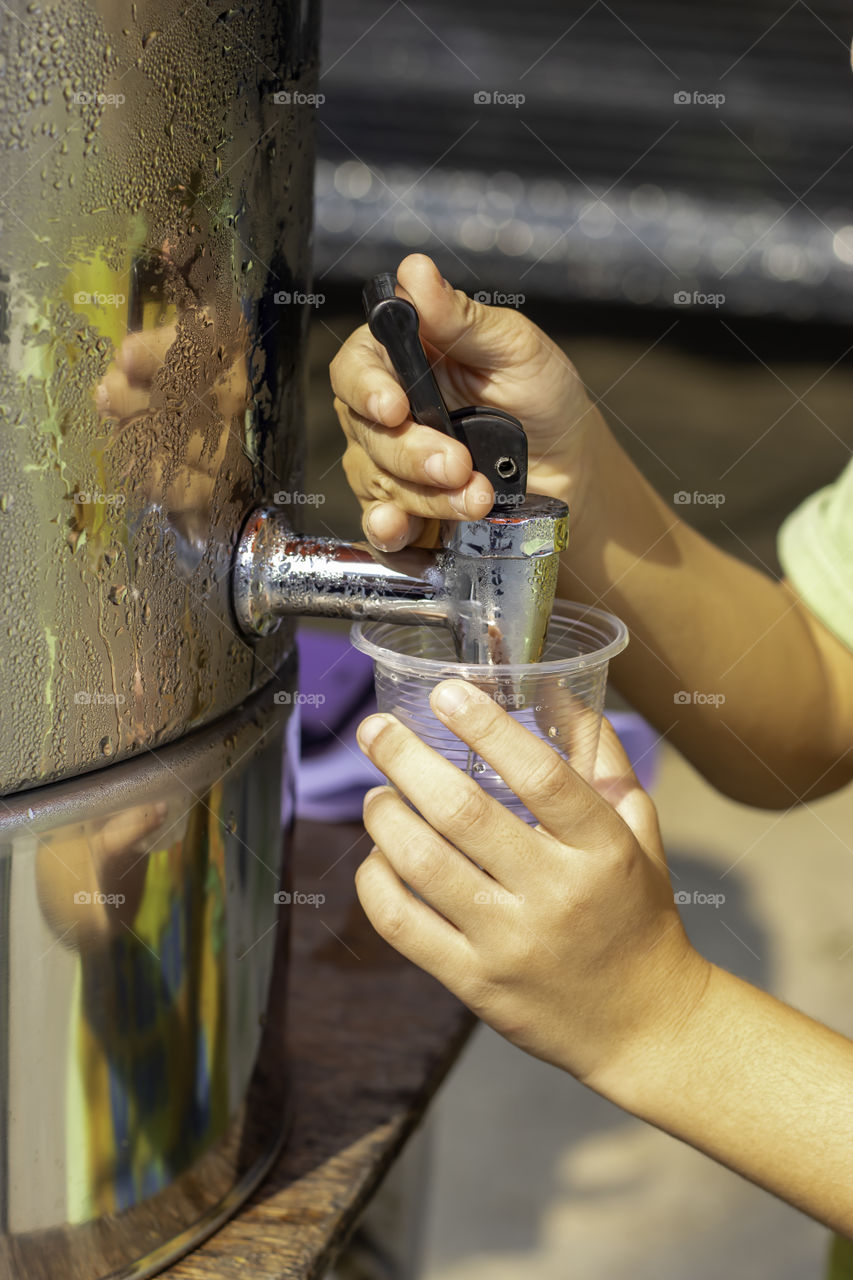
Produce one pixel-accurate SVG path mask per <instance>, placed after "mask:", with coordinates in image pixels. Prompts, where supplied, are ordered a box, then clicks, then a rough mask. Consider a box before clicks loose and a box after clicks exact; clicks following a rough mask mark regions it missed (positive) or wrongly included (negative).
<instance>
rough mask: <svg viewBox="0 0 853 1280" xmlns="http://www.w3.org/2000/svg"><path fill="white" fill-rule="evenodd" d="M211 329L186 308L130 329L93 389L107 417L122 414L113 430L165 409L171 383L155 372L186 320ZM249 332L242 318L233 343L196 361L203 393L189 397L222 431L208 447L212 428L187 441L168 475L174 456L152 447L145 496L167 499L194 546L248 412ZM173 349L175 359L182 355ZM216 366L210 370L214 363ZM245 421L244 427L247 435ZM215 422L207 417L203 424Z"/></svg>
mask: <svg viewBox="0 0 853 1280" xmlns="http://www.w3.org/2000/svg"><path fill="white" fill-rule="evenodd" d="M190 324H196V325H199V324H200V325H202V326H204V327H205V328H210V326H211V325H212V324H213V321H212V319H211V318H210V315H209V314H208V312H207V311H205V310H204V309H201V310H197V311H193V312H187V313H186V314H185V315H184V317H183V318H182V319H181V320H180V321H176V322H171V323H168V324H162V325H159V326H157V327H155V328H152V329H145V330H143V331H141V332H137V333H129V334H128V335H127V337H126V338H125V339H124V341H123V342H122V344H121V347H120V348H119V350H118V352H117V354H116V359H115V361H114V363H113V364H112V365H110V368H109V369H108V370H107V373H106V374H105V376H104V378H103V379H102V381H101V382H100V383H99V384H98V385H97V387H96V388H95V391H94V398H95V403H96V404H97V407H98V413H99V415H100V416H101V418H102V419H117V424H116V427H115V429H114V430H115V432H116V435H119V434H121V432H123V431H124V430H127V429H129V428H130V427H131V424H132V423H133V421H134V419H137V418H142V417H143V416H144V415H146V414H149V413H154V412H156V411H157V410H158V409H160V408H161V407H164V406H165V405H166V403H167V399H168V387H166V386H163V387H162V388H158V375H159V374H160V371H161V370H162V369H163V368H164V366H166V365H167V364H168V361H169V357H170V352H171V351H172V348H173V347H174V346H175V344H176V343H177V342H178V341H179V340H180V338H181V336H182V335H181V332H180V328H181V326H182V325H190ZM248 346H249V335H248V330H247V327H246V325H245V322H242V321H241V323H240V324H239V326H238V329H237V332H236V334H235V335H234V337H233V339H232V340H231V342H229V343H228V344H227V346H226V345H224V344H220V345H219V346H218V347H217V348H215V350H214V352H212V353H211V354H210V355H208V356H207V357H206V358H204V359H202V360H200V361H199V364H198V369H197V372H196V380H197V384H198V392H197V393H194V392H193V390H192V388H188V395H189V397H190V402H189V407H192V401H193V399H194V400H195V402H196V404H198V405H203V406H204V407H205V408H206V409H207V410H208V413H209V414H210V416H211V417H218V418H219V419H221V421H222V424H223V425H222V429H221V431H220V433H219V438H218V440H217V441H216V443H215V446H214V447H213V448H211V444H210V439H209V431H208V430H199V431H197V432H196V433H195V435H194V437H193V438H192V439H191V440H190V441H189V443H188V447H187V450H186V454H185V462H184V466H183V467H181V469H180V470H179V471H178V473H177V474H176V475H174V476H173V477H172V478H170V479H168V480H167V478H166V476H165V474H164V473H165V472H166V471H167V469H169V470H170V467H169V463H170V459H169V458H168V457H166V456H165V455H164V454H163V453H160V452H157V451H156V450H155V451H154V453H153V455H152V459H151V465H150V467H149V468H148V469H147V472H146V475H145V480H144V483H143V493H142V498H143V501H147V502H155V501H159V502H160V503H162V506H163V509H164V510H165V512H166V513H167V515H168V518H169V522H170V524H171V525H172V527H173V529H174V530H175V532H176V534H177V535H178V536H179V538H181V539H182V540H183V541H184V542H185V543H187V544H189V545H190V546H202V545H203V544H204V541H205V538H206V536H207V532H208V527H209V518H210V503H211V500H212V496H213V486H214V484H215V481H216V477H217V475H218V473H219V470H220V467H221V465H222V462H223V460H224V457H225V451H226V448H227V445H228V437H229V433H230V431H231V430H232V420H233V419H234V418H235V416H236V415H238V414H239V415H241V418H242V415H243V414H244V412H245V408H246V403H247V398H248V392H249V371H248V364H247V359H246V351H247V348H248ZM177 357H178V353H177V352H176V353H175V356H174V357H173V358H174V359H177ZM213 362H216V363H215V366H214V367H213V368H211V364H212V363H213ZM242 425H243V424H242V421H241V422H240V428H239V429H240V431H241V433H242ZM204 426H205V428H208V427H209V426H210V422H209V420H208V421H206V422H205V423H204Z"/></svg>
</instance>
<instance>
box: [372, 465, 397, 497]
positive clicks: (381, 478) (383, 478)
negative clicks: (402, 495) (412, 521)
mask: <svg viewBox="0 0 853 1280" xmlns="http://www.w3.org/2000/svg"><path fill="white" fill-rule="evenodd" d="M367 491H368V493H369V494H370V497H371V498H374V499H375V500H376V501H377V502H393V501H394V498H395V495H396V489H395V486H394V477H393V476H389V475H388V472H387V471H382V470H380V468H379V467H376V468H375V469H374V470H372V471H371V472H370V475H369V476H368V477H367Z"/></svg>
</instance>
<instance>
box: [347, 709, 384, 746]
mask: <svg viewBox="0 0 853 1280" xmlns="http://www.w3.org/2000/svg"><path fill="white" fill-rule="evenodd" d="M387 724H388V720H387V718H386V717H385V716H368V717H367V719H366V720H362V722H361V724H360V725H359V726H358V728H357V729H356V734H355V736H356V737H357V738H358V744H359V746H360V747H361V748H362V750H364V751H368V750H369V749H370V747H371V745H372V744H373V742H374V741H375V739H376V738H377V737H378V736H379V734H380V733H381V732H382V730H383V729H384V728H385V726H386V725H387Z"/></svg>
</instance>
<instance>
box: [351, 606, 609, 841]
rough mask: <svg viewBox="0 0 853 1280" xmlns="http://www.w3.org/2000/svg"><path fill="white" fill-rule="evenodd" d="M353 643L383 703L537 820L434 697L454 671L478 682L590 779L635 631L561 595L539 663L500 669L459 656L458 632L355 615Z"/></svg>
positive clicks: (487, 787) (524, 814) (444, 753)
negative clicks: (621, 659)
mask: <svg viewBox="0 0 853 1280" xmlns="http://www.w3.org/2000/svg"><path fill="white" fill-rule="evenodd" d="M351 640H352V643H353V644H354V645H355V647H356V649H360V650H361V652H362V653H367V654H369V655H370V657H371V658H372V659H373V672H374V678H375V683H376V700H377V703H378V707H379V710H380V711H390V712H393V714H394V715H395V716H397V718H398V719H399V720H401V721H402V723H403V724H405V725H407V726H408V727H409V728H410V729H412V730H413V731H414V732H415V733H416V734H417V735H418V737H419V738H421V739H422V740H423V741H424V742H425V743H426V744H427V745H428V746H430V747H434V748H435V750H436V751H438V752H439V753H440V754H441V755H442V756H444V757H445V759H447V760H450V761H451V762H452V763H453V764H455V765H457V766H458V767H459V768H460V769H462V770H463V772H465V773H468V774H470V775H471V777H473V778H474V779H476V781H477V782H479V783H480V785H481V786H482V787H483V788H484V789H485V790H486V791H488V792H489V793H490V794H491V795H493V796H495V797H497V799H499V800H500V801H501V802H502V803H503V804H505V805H506V806H507V808H508V809H510V810H511V811H512V812H513V813H516V814H518V816H519V817H521V818H523V819H524V820H525V821H526V822H531V823H534V822H535V821H536V819H535V818H533V817H532V815H531V814H530V813H529V812H528V810H527V809H526V808H525V806H524V805H523V804H522V803H521V801H520V800H519V799H518V797H517V796H516V795H514V794H513V792H512V791H510V789H509V787H508V786H507V785H506V783H505V782H504V781H503V779H502V778H501V777H500V776H499V775H498V774H497V773H496V772H495V770H494V769H493V768H492V766H491V765H490V764H488V763H487V762H486V761H485V760H482V759H481V758H480V757H479V756H477V755H476V754H475V753H474V752H472V751H471V750H470V749H469V748H468V746H467V745H466V744H465V743H464V742H461V741H460V739H459V738H457V737H456V735H455V734H453V733H451V732H450V730H449V729H448V728H446V727H445V725H443V724H442V723H441V721H440V720H439V719H437V717H436V716H435V715H433V712H432V708H431V707H430V704H429V695H430V693H431V692H432V690H433V689H434V687H435V686H436V685H437V684H440V683H441V681H442V680H447V679H448V678H450V677H456V678H461V679H463V680H470V681H471V682H472V684H475V685H477V686H478V688H480V689H483V690H484V691H485V692H486V693H488V694H489V695H490V696H491V697H492V698H494V700H495V701H496V702H497V703H499V705H500V706H502V707H504V708H505V709H506V710H507V711H508V712H509V714H510V715H511V716H512V717H513V719H515V720H518V721H519V723H520V724H523V725H524V726H525V727H526V728H527V729H529V730H530V731H531V732H532V733H534V734H536V736H537V737H539V738H543V739H544V740H545V741H546V742H548V743H549V744H550V746H552V747H553V748H554V750H555V751H557V752H559V754H560V755H562V756H564V757H565V759H566V760H568V761H569V763H570V764H571V765H572V767H573V768H574V769H576V770H577V771H578V772H579V773H580V774H582V775H583V776H584V777H586V778H589V777H591V775H592V770H593V766H594V763H595V753H596V750H597V748H598V735H599V730H600V728H601V715H602V710H603V708H604V691H605V687H606V684H607V665H608V663H609V661H610V659H611V658H612V657H614V656H615V655H616V654H617V653H621V652H622V650H623V649H624V648H625V646H626V644H627V643H628V629H627V627H626V626H625V624H624V623H623V622H620V620H619V619H618V618H615V617H614V616H613V615H612V614H610V613H604V612H602V611H601V610H600V609H593V608H590V607H588V606H587V605H582V604H574V603H572V602H570V601H568V600H557V601H555V604H554V610H553V612H552V614H551V621H550V622H549V624H548V634H547V637H546V640H545V647H544V650H543V653H542V659H541V661H539V662H531V663H523V664H517V665H516V664H513V665H501V666H487V665H485V664H482V665H481V664H474V663H463V662H457V661H456V659H455V657H454V650H453V639H452V637H451V634H450V632H449V631H447V630H445V629H444V628H439V627H431V626H405V625H401V624H400V623H394V622H357V623H356V624H355V626H354V627H353V628H352V631H351Z"/></svg>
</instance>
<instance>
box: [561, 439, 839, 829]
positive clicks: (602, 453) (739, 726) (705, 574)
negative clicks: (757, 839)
mask: <svg viewBox="0 0 853 1280" xmlns="http://www.w3.org/2000/svg"><path fill="white" fill-rule="evenodd" d="M595 448H596V450H597V451H598V458H597V459H596V463H595V465H594V468H593V474H595V475H600V476H606V477H607V482H606V483H599V484H597V485H596V488H595V494H594V497H593V498H590V497H588V498H587V500H586V502H585V504H584V505H583V510H582V514H581V515H580V516H579V518H578V520H577V521H576V522H575V524H574V527H573V534H572V539H571V542H570V546H569V550H568V551H567V553H566V555H565V562H564V567H563V570H562V573H561V577H560V584H559V588H558V590H559V592H560V594H561V595H564V596H567V597H569V598H571V599H579V600H584V601H587V602H589V603H594V602H600V603H602V604H603V605H604V606H605V607H606V608H608V609H610V610H612V611H613V612H614V613H616V614H618V615H619V617H621V618H622V619H623V620H624V621H625V622H626V623H627V625H628V627H629V629H630V631H631V636H632V642H631V644H630V645H629V647H628V649H627V650H626V651H625V653H624V654H623V655H622V656H621V657H620V658H619V659H617V661H616V662H615V663H614V668H613V679H614V682H615V683H616V684H617V686H618V687H619V688H620V689H621V690H623V691H624V693H625V695H626V696H627V697H628V698H629V699H630V700H631V702H632V703H633V704H634V705H635V706H636V707H637V709H638V710H639V711H641V712H642V713H643V715H644V716H646V718H647V719H648V720H649V721H651V723H652V724H654V725H655V726H656V727H657V728H658V729H659V730H660V731H661V732H666V731H667V730H669V733H668V737H669V739H670V741H672V742H673V743H674V744H675V745H676V746H677V747H678V748H679V750H681V751H682V752H683V753H684V754H685V755H686V756H687V758H688V759H689V760H690V761H691V762H692V763H693V764H694V765H695V766H696V768H697V769H699V770H700V771H701V772H702V773H703V774H704V775H705V776H706V777H707V778H708V779H709V781H711V782H712V783H713V784H714V785H715V786H717V787H718V788H719V789H720V790H722V791H724V792H726V793H727V794H728V795H731V796H733V797H734V798H735V799H736V800H742V801H744V802H748V803H751V804H760V805H765V806H768V807H773V808H776V807H778V808H786V807H788V806H789V805H791V804H794V803H796V802H797V801H799V800H800V799H804V798H807V797H809V796H814V795H822V794H824V793H826V792H829V791H832V790H835V789H836V788H838V787H840V786H843V785H844V784H845V783H846V782H848V781H849V780H850V778H851V777H853V750H851V747H853V654H851V653H850V652H849V651H848V650H847V649H846V648H845V647H844V645H842V644H841V642H840V641H838V640H837V639H836V638H835V637H834V636H833V635H832V634H831V633H830V632H829V631H827V630H826V628H825V627H823V626H822V625H821V623H820V622H819V621H818V620H817V619H816V618H815V617H814V615H813V614H812V613H811V612H810V610H809V609H808V608H807V607H806V606H805V605H804V604H803V602H802V601H801V600H800V599H799V597H798V596H797V595H796V594H795V592H793V590H792V589H791V588H790V586H789V585H788V584H787V583H785V582H776V581H774V580H773V579H772V578H770V577H768V576H766V575H765V574H763V573H760V572H758V571H757V570H755V569H753V568H751V567H749V566H748V565H746V564H744V563H742V562H741V561H740V560H737V559H736V558H735V557H733V556H729V555H727V554H726V553H725V552H723V551H721V550H719V549H718V548H717V547H715V546H713V545H712V544H711V543H710V542H708V541H707V540H706V539H705V538H703V537H702V536H701V535H700V534H699V533H697V532H696V531H695V530H694V529H691V528H690V526H688V525H686V524H684V523H683V522H682V521H681V520H679V518H678V516H677V514H676V511H675V509H674V508H672V507H670V506H669V505H668V504H667V503H666V502H664V501H663V499H662V498H661V497H660V496H659V495H658V494H657V493H655V491H654V490H653V489H652V487H651V486H650V485H649V484H648V482H647V481H646V480H645V479H644V478H643V477H642V475H641V474H640V472H639V471H638V470H637V468H636V467H635V466H634V464H633V463H632V462H631V460H630V459H629V458H628V456H627V455H626V454H625V453H624V451H623V450H622V449H621V448H620V447H619V445H618V444H617V443H616V442H615V441H614V440H613V437H612V436H611V435H610V433H609V431H607V429H606V428H604V427H603V426H602V429H601V430H600V431H598V432H596V434H595ZM685 693H686V694H687V695H688V698H689V701H683V700H681V699H679V696H678V695H679V694H682V695H683V694H685Z"/></svg>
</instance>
